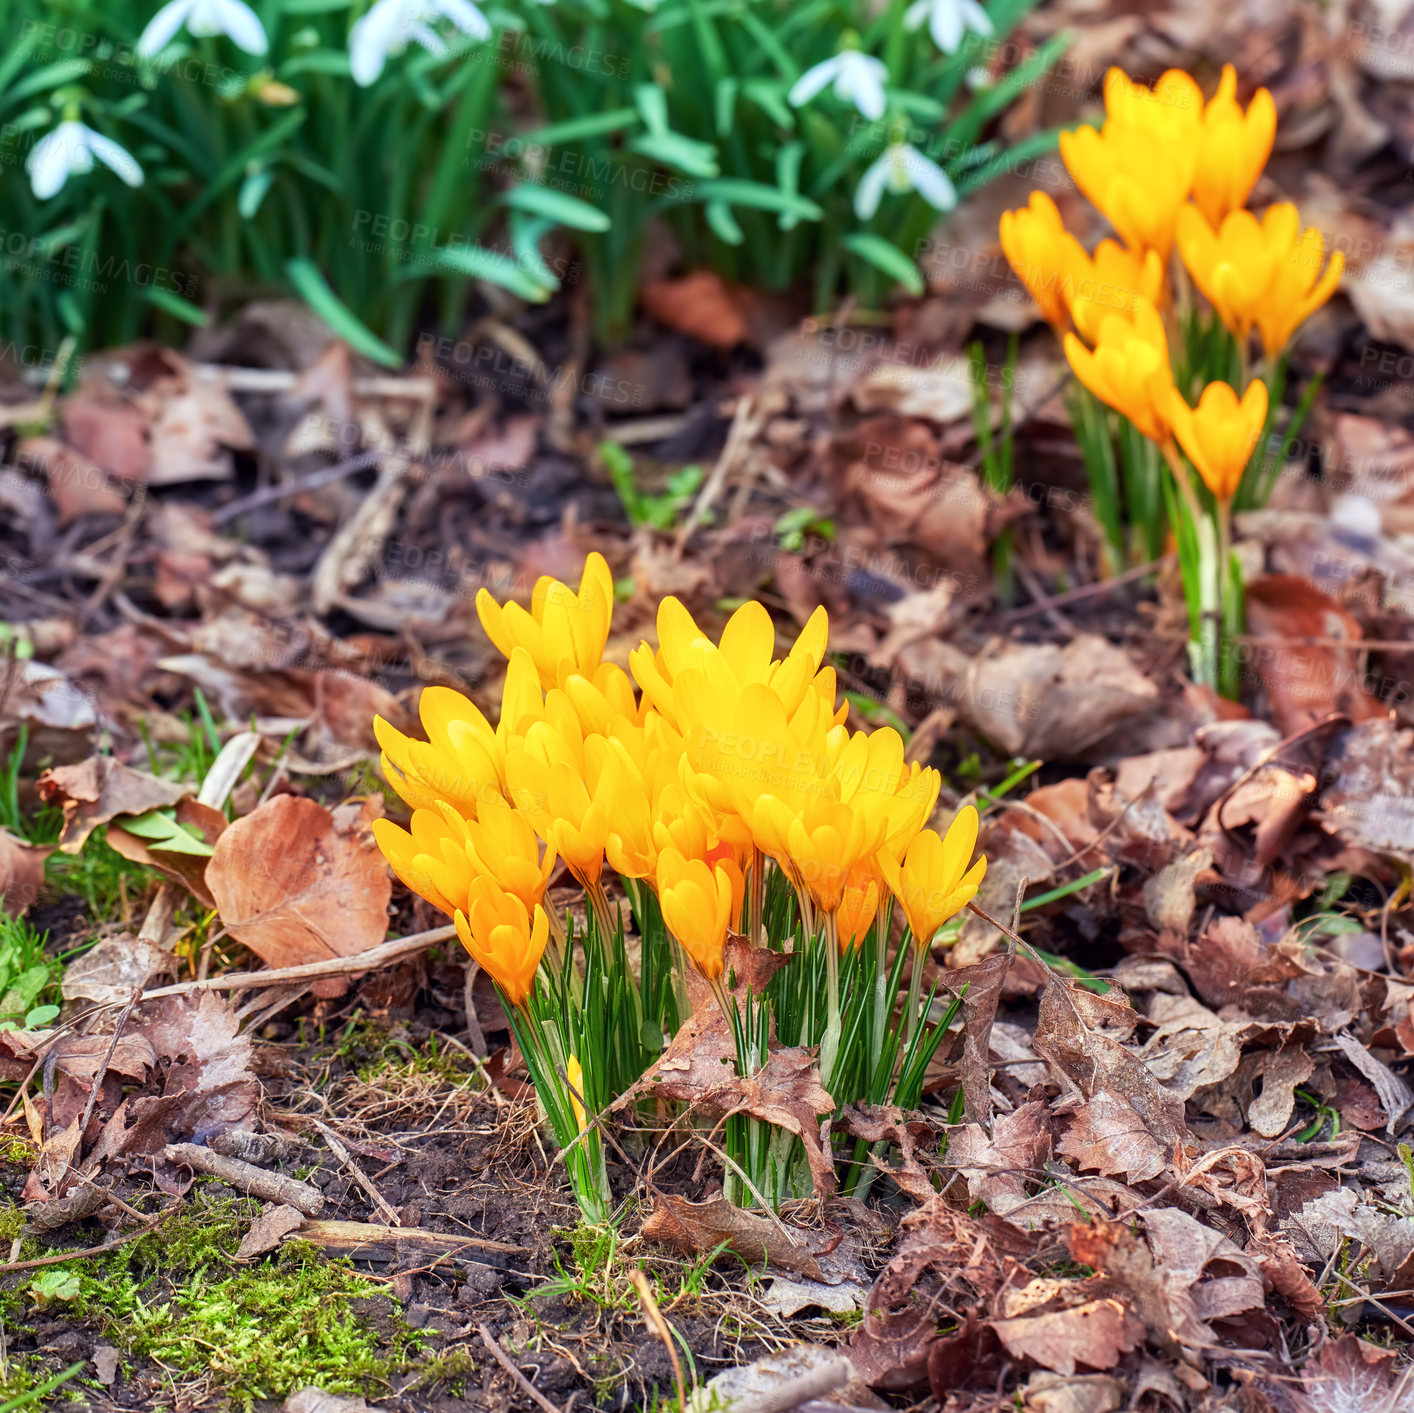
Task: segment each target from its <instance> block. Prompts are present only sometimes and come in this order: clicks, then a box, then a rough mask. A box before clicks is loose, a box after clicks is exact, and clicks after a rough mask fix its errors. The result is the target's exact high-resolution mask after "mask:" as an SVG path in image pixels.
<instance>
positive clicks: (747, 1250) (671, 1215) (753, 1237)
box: [642, 1192, 829, 1282]
mask: <svg viewBox="0 0 1414 1413" xmlns="http://www.w3.org/2000/svg"><path fill="white" fill-rule="evenodd" d="M642 1231H643V1235H644V1236H646V1237H648V1238H649V1240H651V1241H662V1242H666V1243H667V1244H668V1245H669V1246H675V1247H677V1249H678V1250H679V1251H681V1252H682V1253H683V1254H684V1255H686V1256H703V1255H705V1254H706V1253H707V1252H709V1251H714V1250H715V1249H716V1248H717V1247H718V1246H720V1245H721V1244H722V1242H724V1241H725V1242H729V1243H730V1245H731V1249H732V1250H733V1251H734V1252H735V1253H736V1254H737V1255H738V1256H740V1257H741V1258H742V1260H743V1261H745V1262H746V1263H747V1264H748V1265H753V1266H754V1265H759V1264H760V1263H761V1262H762V1261H766V1262H768V1263H769V1264H771V1265H773V1266H778V1267H780V1269H781V1270H783V1271H794V1272H796V1273H797V1274H798V1275H802V1276H808V1277H809V1278H810V1279H811V1280H815V1281H824V1282H828V1279H829V1277H828V1276H827V1274H826V1272H825V1271H824V1270H823V1268H822V1267H821V1265H820V1262H819V1258H818V1257H817V1255H816V1253H815V1252H814V1251H812V1250H811V1248H810V1244H809V1241H808V1240H807V1237H808V1235H809V1234H808V1233H807V1232H804V1231H798V1232H793V1231H792V1230H791V1229H790V1228H789V1227H787V1226H786V1225H785V1224H784V1223H782V1222H777V1221H773V1220H771V1218H769V1217H766V1216H763V1215H762V1214H761V1213H759V1212H752V1211H749V1210H747V1209H746V1208H744V1207H736V1206H734V1205H733V1204H732V1203H730V1202H728V1201H727V1199H726V1198H725V1197H712V1198H709V1199H708V1200H707V1201H706V1202H689V1201H688V1200H687V1198H685V1197H678V1196H675V1195H674V1194H673V1193H670V1192H658V1193H655V1194H654V1197H653V1210H652V1211H651V1212H650V1213H649V1214H648V1216H647V1218H646V1219H645V1220H644V1223H643V1228H642Z"/></svg>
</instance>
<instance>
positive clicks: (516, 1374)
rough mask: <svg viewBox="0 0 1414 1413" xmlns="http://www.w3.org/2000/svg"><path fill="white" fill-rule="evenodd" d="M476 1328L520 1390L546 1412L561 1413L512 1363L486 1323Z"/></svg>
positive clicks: (492, 1355) (493, 1355)
mask: <svg viewBox="0 0 1414 1413" xmlns="http://www.w3.org/2000/svg"><path fill="white" fill-rule="evenodd" d="M476 1329H477V1332H478V1333H479V1334H480V1336H481V1342H482V1344H484V1345H485V1346H486V1348H487V1350H488V1351H489V1352H490V1354H491V1357H492V1358H493V1359H495V1361H496V1362H497V1363H498V1364H499V1365H500V1366H501V1367H502V1368H503V1369H504V1370H505V1371H506V1373H508V1374H509V1375H510V1376H511V1378H512V1379H514V1380H515V1382H516V1386H517V1387H518V1388H519V1389H520V1391H521V1392H522V1393H524V1394H528V1395H529V1396H530V1397H531V1398H532V1399H534V1400H535V1402H536V1403H538V1404H539V1405H540V1407H541V1408H543V1409H544V1410H545V1413H560V1410H559V1409H558V1408H557V1407H556V1406H555V1405H554V1404H553V1403H551V1402H550V1400H549V1399H548V1398H546V1397H545V1395H544V1394H543V1393H541V1392H540V1390H539V1389H538V1388H536V1387H535V1385H534V1384H533V1383H531V1382H530V1380H529V1379H527V1378H526V1377H525V1375H524V1374H522V1373H521V1371H520V1370H519V1369H517V1368H516V1366H515V1365H514V1364H512V1363H511V1358H510V1355H508V1354H507V1353H506V1351H505V1350H504V1349H502V1348H501V1346H500V1345H499V1344H497V1343H496V1336H495V1335H493V1334H492V1333H491V1331H490V1330H488V1329H487V1328H486V1326H485V1325H478V1326H477V1327H476Z"/></svg>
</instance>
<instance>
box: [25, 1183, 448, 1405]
mask: <svg viewBox="0 0 1414 1413" xmlns="http://www.w3.org/2000/svg"><path fill="white" fill-rule="evenodd" d="M258 1211H259V1203H256V1202H253V1201H251V1200H250V1199H244V1198H242V1199H221V1200H211V1199H207V1198H203V1197H202V1196H200V1194H199V1190H198V1196H197V1198H196V1200H195V1201H193V1202H192V1203H191V1204H190V1206H189V1207H188V1209H187V1210H186V1211H184V1212H182V1213H179V1214H177V1215H176V1216H174V1217H172V1218H170V1219H169V1220H168V1221H167V1222H165V1223H164V1224H163V1225H162V1227H160V1228H159V1229H158V1230H157V1231H155V1232H153V1233H151V1234H149V1235H148V1236H144V1237H142V1238H140V1239H139V1240H138V1241H135V1242H133V1243H132V1244H131V1245H130V1246H127V1247H124V1248H123V1249H122V1250H120V1251H115V1252H114V1253H113V1254H112V1255H111V1256H107V1257H105V1258H104V1259H103V1260H102V1261H79V1262H74V1263H73V1265H72V1266H67V1265H60V1266H55V1267H50V1268H48V1270H49V1271H50V1272H69V1271H72V1272H73V1273H74V1274H76V1275H77V1277H78V1280H77V1289H76V1290H75V1289H73V1288H72V1286H71V1285H65V1286H63V1288H62V1290H61V1289H60V1288H59V1287H56V1286H53V1285H52V1284H51V1286H50V1289H49V1290H48V1291H47V1292H42V1291H41V1290H39V1289H38V1288H37V1287H36V1286H35V1284H34V1283H33V1282H31V1283H29V1284H28V1286H27V1287H26V1290H27V1294H28V1295H29V1297H30V1300H31V1303H38V1301H40V1300H43V1299H45V1298H48V1299H51V1300H52V1299H53V1298H54V1297H55V1295H56V1294H58V1295H59V1296H60V1298H62V1299H63V1300H64V1302H65V1303H66V1304H67V1305H68V1306H69V1307H70V1308H71V1309H72V1311H73V1313H74V1314H75V1315H77V1316H79V1317H80V1318H85V1319H89V1320H92V1321H93V1322H95V1323H96V1324H98V1325H99V1326H100V1328H101V1329H102V1331H103V1334H104V1336H105V1337H106V1338H107V1339H109V1340H111V1341H112V1342H113V1343H114V1344H115V1345H117V1346H118V1347H119V1348H120V1349H122V1350H123V1351H124V1353H126V1354H127V1355H129V1356H130V1357H133V1358H141V1357H146V1358H149V1359H152V1360H154V1361H155V1362H157V1363H158V1364H160V1365H162V1366H163V1367H164V1368H166V1369H167V1370H169V1371H170V1372H171V1373H172V1374H173V1375H174V1376H176V1377H181V1376H183V1375H187V1376H191V1377H197V1376H204V1377H209V1378H210V1379H211V1380H212V1382H213V1383H214V1384H215V1385H216V1386H217V1387H218V1388H220V1389H221V1390H222V1391H223V1392H224V1393H225V1395H226V1396H227V1397H228V1398H229V1399H230V1400H231V1402H232V1403H234V1404H237V1405H239V1406H240V1407H243V1408H246V1409H250V1408H251V1407H253V1406H254V1403H255V1401H256V1400H257V1399H269V1400H275V1401H279V1400H281V1399H283V1398H284V1397H285V1396H286V1395H287V1394H289V1393H290V1392H292V1391H293V1390H294V1389H296V1388H300V1387H303V1386H305V1385H309V1384H313V1385H316V1386H318V1387H319V1388H322V1389H325V1390H327V1391H329V1392H331V1393H357V1394H376V1393H377V1392H378V1391H379V1390H382V1389H386V1388H387V1387H388V1386H389V1384H390V1382H391V1380H392V1377H393V1375H394V1374H396V1373H398V1372H399V1371H400V1370H402V1369H403V1368H404V1367H405V1366H406V1364H407V1362H408V1360H409V1357H410V1356H411V1355H412V1354H413V1353H415V1352H416V1350H417V1349H418V1348H419V1347H420V1342H421V1337H420V1336H419V1335H417V1334H415V1333H414V1332H413V1331H411V1330H409V1329H408V1328H407V1326H406V1325H405V1324H404V1323H403V1321H402V1319H401V1316H400V1314H399V1312H398V1309H397V1306H396V1305H394V1304H393V1303H392V1302H391V1301H390V1300H388V1299H387V1298H386V1297H385V1296H383V1295H382V1294H380V1293H378V1289H377V1287H376V1286H372V1285H370V1283H369V1282H367V1281H365V1280H360V1279H359V1278H358V1276H357V1275H356V1274H355V1273H354V1271H353V1269H352V1267H351V1266H349V1265H348V1264H347V1263H346V1262H342V1261H327V1260H325V1259H324V1257H323V1255H322V1254H321V1253H320V1251H319V1250H318V1249H317V1248H316V1247H314V1246H311V1245H309V1244H307V1243H305V1242H292V1243H287V1244H286V1245H284V1246H282V1247H281V1248H280V1250H279V1252H278V1253H276V1254H275V1255H273V1256H271V1257H268V1258H262V1259H260V1260H257V1261H255V1262H253V1263H252V1264H250V1265H248V1266H233V1265H232V1261H231V1258H232V1256H233V1254H234V1252H235V1248H236V1245H237V1244H238V1242H239V1239H240V1236H241V1233H242V1231H243V1230H244V1229H245V1227H246V1226H247V1225H248V1224H249V1222H250V1220H251V1219H252V1218H253V1217H254V1216H255V1214H256V1213H257V1212H258ZM50 1281H51V1283H52V1282H53V1281H54V1277H53V1276H52V1275H51V1277H50ZM375 1325H377V1326H379V1327H381V1328H378V1329H375Z"/></svg>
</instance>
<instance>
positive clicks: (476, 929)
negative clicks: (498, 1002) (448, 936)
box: [453, 877, 550, 1006]
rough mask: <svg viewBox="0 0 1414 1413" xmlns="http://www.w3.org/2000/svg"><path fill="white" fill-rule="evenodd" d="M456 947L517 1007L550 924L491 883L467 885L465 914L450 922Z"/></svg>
mask: <svg viewBox="0 0 1414 1413" xmlns="http://www.w3.org/2000/svg"><path fill="white" fill-rule="evenodd" d="M453 921H454V922H455V924H456V929H457V936H458V937H459V938H460V939H461V944H462V946H463V947H465V948H466V950H467V952H468V953H469V954H470V955H471V958H472V960H473V961H475V962H478V963H479V964H480V965H481V966H482V968H483V969H484V970H485V971H486V973H487V974H488V975H489V976H490V977H491V979H492V980H493V981H494V982H495V983H496V984H497V985H498V986H499V987H500V988H501V991H502V992H503V994H504V995H505V998H506V1000H507V1002H508V1003H509V1004H510V1005H512V1006H523V1005H524V1004H525V1002H526V1001H527V999H528V998H529V996H530V993H531V991H532V990H533V988H534V986H535V972H536V969H537V968H538V967H539V965H540V958H541V956H542V955H543V954H544V951H545V943H546V942H547V941H548V940H549V935H550V921H549V918H548V917H546V915H545V909H544V908H542V907H541V906H540V905H539V904H538V903H537V904H536V905H535V908H534V911H533V912H532V911H530V910H528V909H527V908H526V906H525V904H524V903H523V902H521V900H520V899H519V898H517V897H516V896H515V894H514V893H508V892H506V890H505V889H504V888H502V887H501V886H500V885H499V884H498V883H497V882H496V881H495V879H492V878H484V877H483V878H477V879H475V880H474V881H473V882H472V886H471V893H470V897H469V899H468V904H467V910H466V911H465V912H458V913H457V914H456V916H455V918H454V919H453Z"/></svg>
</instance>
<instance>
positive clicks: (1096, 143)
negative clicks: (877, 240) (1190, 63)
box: [1001, 65, 1344, 502]
mask: <svg viewBox="0 0 1414 1413" xmlns="http://www.w3.org/2000/svg"><path fill="white" fill-rule="evenodd" d="M1104 94H1105V120H1104V122H1103V124H1102V125H1101V126H1100V127H1098V128H1095V127H1081V128H1078V129H1077V130H1076V131H1074V132H1071V133H1063V134H1062V135H1061V139H1060V149H1061V156H1062V158H1063V159H1064V161H1065V165H1066V168H1067V170H1068V171H1069V172H1070V175H1071V177H1072V179H1073V180H1074V182H1075V184H1076V186H1077V187H1079V188H1080V190H1081V191H1082V192H1083V193H1084V194H1085V196H1086V197H1087V198H1089V200H1090V201H1091V202H1092V203H1093V204H1094V205H1095V206H1096V207H1097V208H1098V209H1099V210H1100V212H1101V213H1102V214H1103V215H1104V216H1105V217H1106V218H1107V219H1108V221H1109V222H1110V224H1111V226H1112V227H1113V228H1114V230H1115V232H1116V233H1117V234H1118V236H1119V241H1115V240H1109V239H1107V240H1102V241H1101V242H1100V243H1099V245H1098V247H1097V248H1096V250H1095V252H1094V254H1093V255H1089V254H1087V253H1086V251H1085V249H1084V247H1083V246H1082V245H1081V244H1080V242H1079V241H1078V240H1077V239H1076V238H1075V237H1074V236H1073V235H1072V234H1071V233H1070V232H1069V231H1067V230H1066V229H1065V226H1064V223H1063V222H1062V220H1061V216H1060V213H1059V211H1058V210H1057V209H1056V205H1055V203H1054V202H1053V201H1052V200H1051V199H1050V197H1049V196H1047V195H1046V194H1045V193H1044V192H1039V191H1038V192H1033V193H1032V195H1031V199H1030V203H1029V205H1028V206H1026V207H1024V208H1022V209H1021V210H1018V211H1008V212H1007V213H1006V214H1005V215H1004V216H1003V217H1002V221H1001V241H1002V249H1003V251H1004V252H1005V254H1006V256H1007V259H1008V260H1009V261H1010V263H1011V265H1012V268H1013V269H1014V270H1015V271H1016V273H1017V275H1018V277H1019V278H1020V279H1021V281H1022V282H1023V284H1025V286H1026V288H1027V289H1028V291H1030V293H1031V294H1032V296H1033V297H1034V298H1035V300H1036V302H1037V303H1038V305H1039V306H1040V308H1041V311H1042V313H1043V314H1044V315H1045V317H1046V319H1047V320H1048V321H1049V322H1050V323H1051V324H1052V325H1053V326H1054V327H1055V328H1056V329H1057V330H1058V332H1060V333H1061V334H1062V336H1063V339H1064V344H1065V353H1066V357H1067V359H1068V360H1069V362H1070V365H1071V367H1072V368H1073V369H1074V370H1075V375H1076V377H1077V378H1078V379H1079V380H1080V381H1081V382H1082V383H1083V384H1084V385H1085V386H1086V387H1087V388H1088V389H1089V390H1090V391H1091V392H1092V393H1094V395H1095V396H1096V397H1097V398H1099V399H1100V401H1101V402H1103V403H1105V404H1106V405H1108V406H1109V407H1112V408H1114V409H1115V410H1116V411H1118V412H1120V413H1121V414H1122V415H1123V416H1125V417H1127V418H1128V419H1129V420H1130V421H1131V422H1132V423H1133V424H1134V426H1135V427H1136V428H1138V429H1139V431H1140V432H1141V433H1142V434H1143V435H1144V436H1146V437H1148V438H1149V439H1150V440H1152V441H1154V442H1155V443H1157V444H1159V445H1160V446H1165V447H1171V446H1172V444H1173V440H1174V439H1176V441H1177V443H1178V445H1180V446H1181V447H1182V448H1183V450H1184V452H1186V453H1187V455H1188V458H1189V460H1190V461H1191V462H1192V464H1193V466H1194V468H1195V469H1196V470H1197V472H1198V474H1199V476H1200V477H1201V478H1202V480H1203V482H1204V483H1205V484H1206V485H1207V487H1208V489H1209V490H1210V491H1211V492H1212V494H1213V496H1214V497H1215V498H1216V499H1217V500H1218V501H1220V502H1227V501H1230V500H1231V498H1232V496H1233V495H1234V493H1235V492H1236V490H1237V487H1238V484H1239V483H1240V481H1241V479H1242V473H1243V470H1244V468H1245V467H1246V465H1247V463H1248V461H1249V459H1250V457H1251V455H1252V451H1253V448H1254V446H1255V445H1256V443H1257V441H1258V439H1259V437H1260V435H1261V433H1262V429H1263V427H1264V425H1266V422H1267V414H1268V389H1267V386H1266V385H1265V384H1264V383H1263V382H1262V381H1260V380H1259V379H1257V378H1253V379H1252V380H1251V381H1250V382H1249V383H1248V385H1247V386H1246V387H1245V388H1240V387H1233V386H1230V385H1228V384H1227V383H1226V382H1212V383H1209V384H1208V385H1206V386H1204V387H1201V388H1199V389H1198V390H1197V391H1198V398H1197V405H1196V407H1195V406H1190V404H1189V402H1188V401H1187V399H1186V398H1185V396H1184V393H1183V391H1181V390H1180V389H1179V388H1178V387H1177V386H1176V384H1175V380H1174V374H1173V367H1172V363H1171V360H1170V354H1169V346H1170V345H1169V333H1170V326H1171V324H1172V319H1173V313H1172V310H1173V298H1172V293H1173V281H1172V280H1171V278H1170V275H1171V272H1170V269H1169V265H1170V257H1171V253H1172V252H1173V250H1174V249H1175V247H1176V248H1177V253H1178V256H1179V258H1180V260H1181V261H1182V264H1183V267H1184V269H1185V270H1186V271H1187V274H1188V277H1189V278H1190V279H1191V281H1192V283H1193V284H1194V285H1195V286H1196V287H1197V288H1198V289H1199V290H1200V291H1201V292H1202V294H1203V295H1204V297H1205V298H1206V299H1207V301H1208V302H1209V304H1210V305H1211V307H1212V309H1213V311H1214V313H1215V314H1216V316H1217V317H1218V318H1219V319H1220V320H1221V321H1222V323H1223V325H1224V326H1225V327H1226V328H1227V329H1228V330H1229V331H1230V332H1231V334H1232V335H1233V337H1234V339H1235V340H1236V341H1237V346H1238V351H1239V354H1240V361H1241V366H1242V368H1243V369H1244V371H1245V369H1246V366H1247V355H1248V343H1249V341H1250V338H1251V335H1252V333H1253V331H1254V330H1255V331H1256V332H1257V333H1258V334H1259V335H1260V339H1261V346H1262V350H1263V353H1264V355H1265V357H1266V359H1267V360H1268V364H1269V365H1270V364H1271V363H1274V362H1275V360H1276V359H1278V358H1279V357H1280V356H1281V355H1282V353H1283V351H1284V350H1285V348H1286V346H1287V345H1288V343H1289V342H1290V340H1291V338H1292V336H1293V334H1294V333H1295V331H1296V329H1297V328H1298V326H1299V325H1300V324H1301V323H1302V321H1303V320H1305V319H1306V318H1307V317H1308V316H1309V315H1310V314H1312V313H1313V312H1314V311H1315V310H1316V309H1318V308H1320V306H1321V305H1322V304H1324V303H1325V302H1326V300H1328V299H1329V298H1330V296H1331V294H1332V293H1333V292H1334V290H1335V287H1336V285H1337V283H1338V282H1339V280H1340V275H1341V271H1342V269H1343V267H1344V260H1343V257H1342V256H1341V255H1340V254H1339V252H1337V253H1336V254H1334V255H1333V256H1332V257H1331V260H1330V262H1329V264H1326V262H1325V259H1324V242H1323V240H1322V237H1321V233H1320V232H1319V231H1318V230H1315V229H1307V230H1304V231H1303V230H1302V229H1301V221H1300V216H1299V215H1298V213H1297V210H1296V208H1295V207H1294V206H1293V205H1291V204H1290V203H1289V202H1282V203H1279V204H1277V205H1274V206H1271V207H1269V208H1268V209H1267V210H1266V211H1265V212H1264V213H1263V215H1262V216H1261V218H1260V219H1259V218H1258V217H1257V216H1254V215H1253V214H1252V213H1251V212H1250V211H1248V210H1246V209H1245V205H1246V202H1247V199H1248V197H1249V196H1250V195H1251V193H1252V189H1253V187H1254V186H1255V185H1256V183H1257V179H1258V178H1259V177H1260V176H1261V173H1262V169H1263V168H1264V167H1265V165H1266V162H1267V158H1268V157H1269V156H1270V154H1271V150H1272V143H1273V140H1274V138H1275V135H1276V107H1275V105H1274V103H1273V102H1272V98H1271V95H1270V94H1269V93H1268V92H1267V90H1266V89H1259V90H1258V91H1257V93H1256V94H1255V95H1254V96H1253V98H1252V101H1251V102H1250V103H1249V104H1248V106H1247V107H1246V108H1245V109H1244V108H1243V107H1242V105H1241V104H1240V103H1239V102H1238V100H1237V96H1236V95H1237V75H1236V73H1235V72H1234V70H1233V68H1232V67H1231V65H1229V66H1227V67H1226V68H1225V69H1224V70H1223V74H1222V79H1221V82H1220V83H1219V85H1218V90H1217V92H1216V93H1215V94H1214V95H1213V97H1212V98H1210V99H1208V100H1207V102H1204V100H1203V95H1202V92H1201V91H1200V89H1199V88H1198V85H1197V84H1196V83H1195V82H1194V80H1193V79H1192V77H1191V76H1189V75H1188V74H1185V73H1182V72H1179V71H1178V70H1170V71H1169V72H1168V73H1166V74H1164V75H1163V77H1162V78H1160V80H1159V81H1158V83H1156V84H1155V85H1154V87H1153V88H1152V89H1149V88H1147V87H1145V85H1143V84H1141V83H1136V82H1134V81H1133V80H1131V79H1130V78H1128V77H1127V76H1126V75H1124V74H1123V73H1122V72H1120V71H1119V70H1118V69H1111V70H1110V72H1109V73H1108V75H1107V76H1106V78H1105V85H1104ZM1323 267H1324V269H1323Z"/></svg>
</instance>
